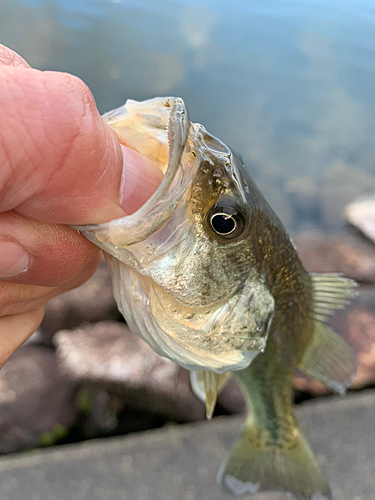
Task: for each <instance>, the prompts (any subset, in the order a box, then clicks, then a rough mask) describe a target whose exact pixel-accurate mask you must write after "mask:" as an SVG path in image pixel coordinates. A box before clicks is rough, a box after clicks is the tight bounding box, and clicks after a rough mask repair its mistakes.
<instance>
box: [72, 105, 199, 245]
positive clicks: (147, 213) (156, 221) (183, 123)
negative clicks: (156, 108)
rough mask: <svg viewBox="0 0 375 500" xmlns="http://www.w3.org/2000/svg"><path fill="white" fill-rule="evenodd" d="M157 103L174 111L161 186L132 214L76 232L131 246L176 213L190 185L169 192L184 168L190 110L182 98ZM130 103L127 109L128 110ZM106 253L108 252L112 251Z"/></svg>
mask: <svg viewBox="0 0 375 500" xmlns="http://www.w3.org/2000/svg"><path fill="white" fill-rule="evenodd" d="M156 100H160V104H161V105H164V106H165V107H167V108H170V113H169V119H168V124H167V126H166V132H167V138H168V145H169V154H168V167H167V169H166V171H165V175H164V178H163V180H162V182H161V183H160V185H159V187H158V188H157V190H156V191H155V192H154V194H153V195H152V196H151V197H150V198H149V199H148V200H147V201H146V202H145V203H144V204H143V205H142V206H141V207H140V208H139V209H138V210H137V211H136V212H134V213H133V214H131V215H127V216H125V217H121V218H118V219H113V220H111V221H109V222H106V223H102V224H88V225H83V226H82V225H71V226H70V227H71V228H72V229H75V230H76V231H80V232H82V233H84V234H86V233H88V232H89V233H95V237H96V238H97V239H98V240H99V241H101V242H111V243H113V244H114V245H115V246H116V247H122V246H130V245H133V244H135V243H139V242H141V241H143V240H145V239H147V238H148V237H149V236H150V235H151V234H153V233H154V232H155V231H157V230H158V229H159V228H160V227H161V226H162V225H164V224H165V222H166V221H167V220H168V219H169V218H170V216H171V215H172V213H173V210H174V209H175V207H176V206H177V204H178V202H179V201H180V199H181V198H182V196H183V194H184V192H185V189H184V187H185V188H186V186H179V185H177V186H175V189H174V192H173V193H169V191H170V190H171V188H172V190H173V183H174V181H175V180H176V177H177V174H178V172H179V170H180V169H181V157H182V155H183V152H184V149H185V145H186V142H187V138H188V135H189V130H190V118H189V112H188V110H187V107H186V105H185V103H184V101H183V99H181V98H180V97H167V98H156V99H151V100H150V101H156ZM128 102H129V101H127V103H128ZM147 102H148V101H147ZM127 103H126V104H125V106H124V107H126V105H127ZM124 107H123V108H124ZM120 109H122V108H120ZM114 114H115V111H112V112H109V113H106V114H105V115H104V117H112V116H114ZM179 188H180V189H179ZM176 191H177V193H176ZM145 219H147V220H145ZM106 250H107V251H108V249H106Z"/></svg>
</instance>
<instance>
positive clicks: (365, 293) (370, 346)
mask: <svg viewBox="0 0 375 500" xmlns="http://www.w3.org/2000/svg"><path fill="white" fill-rule="evenodd" d="M330 324H331V326H332V327H333V329H334V330H335V331H336V332H338V333H339V334H340V335H341V336H342V337H343V338H344V339H345V340H346V341H347V342H348V343H349V344H350V345H351V346H352V347H353V349H354V350H355V352H356V354H357V358H358V370H357V374H356V376H355V378H354V380H353V384H352V388H353V389H362V388H364V387H368V386H373V385H374V384H375V287H374V286H361V287H360V288H359V295H358V296H357V297H355V298H354V299H353V301H352V303H351V304H350V305H349V306H348V307H347V308H346V309H344V310H342V311H339V312H338V313H337V314H336V316H335V317H334V318H332V320H331V322H330ZM294 387H295V388H296V389H298V390H300V391H303V392H309V393H311V394H314V395H322V394H328V393H329V390H328V389H327V388H326V387H325V386H324V385H323V384H321V383H320V382H318V381H317V380H313V379H310V378H309V377H307V376H306V375H304V374H303V373H300V372H299V373H297V374H296V375H295V377H294Z"/></svg>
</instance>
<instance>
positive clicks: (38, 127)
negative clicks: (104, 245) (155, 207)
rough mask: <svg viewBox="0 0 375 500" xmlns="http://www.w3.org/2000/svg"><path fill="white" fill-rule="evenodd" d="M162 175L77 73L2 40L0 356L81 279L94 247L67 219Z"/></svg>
mask: <svg viewBox="0 0 375 500" xmlns="http://www.w3.org/2000/svg"><path fill="white" fill-rule="evenodd" d="M161 178H162V174H161V172H160V170H159V169H158V168H157V167H156V166H155V165H153V164H152V163H151V162H150V161H149V160H148V159H147V158H145V157H142V156H141V155H140V154H139V153H137V152H136V151H133V150H132V149H130V148H129V147H126V146H124V145H120V143H119V141H118V139H117V137H116V135H115V134H114V132H113V131H112V130H111V129H110V127H108V126H107V125H106V124H105V123H104V122H103V121H102V119H101V118H100V116H99V113H98V111H97V109H96V105H95V101H94V98H93V96H92V94H91V92H90V91H89V89H88V88H87V87H86V85H85V84H84V83H83V82H82V81H81V80H79V79H78V78H76V77H74V76H72V75H69V74H66V73H57V72H49V71H48V72H41V71H38V70H35V69H32V68H30V66H29V65H28V64H27V63H26V62H25V61H24V60H23V59H22V58H21V57H20V56H19V55H18V54H16V53H15V52H13V51H12V50H10V49H8V48H6V47H4V46H2V45H0V366H2V365H3V364H4V363H5V361H6V360H7V359H8V357H9V356H10V354H11V353H12V352H13V351H14V350H15V349H16V348H17V347H18V346H19V345H21V344H22V343H23V342H24V341H25V340H26V339H27V338H28V337H29V336H30V335H31V334H32V333H33V332H34V331H35V330H36V328H37V327H38V326H39V324H40V322H41V321H42V318H43V314H44V307H45V304H46V302H47V301H48V300H49V299H51V298H52V297H54V296H55V295H58V294H60V293H62V292H65V291H67V290H70V289H71V288H74V287H77V286H79V285H80V284H82V283H83V282H84V281H86V280H87V279H88V278H89V277H90V276H91V275H92V273H93V272H94V270H95V269H96V267H97V265H98V263H99V261H100V258H101V254H100V253H98V249H97V248H96V247H95V246H94V245H93V244H92V243H90V242H89V241H88V240H86V239H85V238H84V237H83V236H82V235H80V234H79V233H77V232H76V231H74V230H73V229H71V228H69V227H68V226H67V224H76V225H81V224H90V223H102V222H108V221H109V220H112V219H115V218H118V217H122V216H124V215H125V214H130V213H132V212H134V211H135V210H136V209H138V208H139V207H140V206H141V205H142V204H143V203H144V202H145V201H146V200H147V199H148V198H149V197H150V196H151V194H152V193H153V192H154V191H155V189H156V188H157V186H158V185H159V183H160V181H161Z"/></svg>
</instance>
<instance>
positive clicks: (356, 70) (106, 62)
mask: <svg viewBox="0 0 375 500" xmlns="http://www.w3.org/2000/svg"><path fill="white" fill-rule="evenodd" d="M0 42H1V43H3V44H5V45H8V46H10V47H11V48H13V49H14V50H16V51H18V52H19V53H20V54H21V55H22V56H23V57H25V58H26V59H27V61H28V62H29V63H30V64H31V65H32V66H35V67H37V68H40V69H53V70H59V71H69V72H71V73H74V74H76V75H78V76H79V77H81V78H82V79H83V80H84V81H85V82H86V83H87V84H88V85H89V86H90V88H91V89H92V91H93V93H94V95H95V98H96V101H97V104H98V107H99V110H100V111H101V112H104V111H108V110H110V109H112V108H115V107H118V106H120V105H122V104H123V103H124V101H125V100H126V99H127V98H133V99H137V100H142V99H146V98H150V97H155V96H157V95H161V96H163V95H178V96H181V97H183V98H184V100H185V101H186V103H187V105H188V107H189V111H190V116H191V118H192V121H197V122H201V123H203V124H204V125H205V126H206V127H207V128H208V129H209V130H210V132H212V133H213V134H215V135H217V136H218V137H219V138H220V139H222V140H224V141H225V142H227V143H228V144H229V145H230V146H232V147H233V148H234V149H236V150H237V151H239V152H240V153H241V154H242V155H243V157H244V159H245V161H246V163H247V164H248V166H249V169H250V171H251V173H252V175H253V177H254V179H255V180H256V182H257V183H258V185H259V187H260V188H261V190H262V191H263V193H264V194H265V196H266V198H267V199H268V201H269V202H270V204H271V205H272V206H273V207H274V209H275V210H276V211H277V213H278V214H279V215H280V216H281V218H282V220H283V221H284V223H285V224H286V225H287V227H288V228H289V229H291V230H292V231H299V230H302V229H306V228H319V229H323V230H325V231H333V230H337V229H339V228H340V227H341V226H342V224H343V216H342V213H343V209H344V207H345V204H346V203H347V202H349V201H350V200H352V199H354V198H356V197H357V196H359V195H361V194H366V193H370V192H375V165H374V163H375V140H374V137H375V2H374V1H370V0H350V1H345V0H321V1H317V0H309V1H305V0H290V1H288V0H252V1H250V0H237V1H236V2H229V1H224V0H200V1H199V0H193V1H190V2H184V1H180V0H175V1H168V0H164V1H163V0H133V1H131V0H123V1H122V0H113V1H110V0H0ZM0 91H1V89H0Z"/></svg>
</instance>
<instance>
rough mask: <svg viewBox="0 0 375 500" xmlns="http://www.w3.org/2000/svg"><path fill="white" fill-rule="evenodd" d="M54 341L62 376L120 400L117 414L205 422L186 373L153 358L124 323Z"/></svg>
mask: <svg viewBox="0 0 375 500" xmlns="http://www.w3.org/2000/svg"><path fill="white" fill-rule="evenodd" d="M54 341H55V343H56V346H57V355H58V357H59V359H60V362H61V366H62V369H63V370H64V372H65V373H67V374H68V375H69V376H70V377H71V378H73V379H75V380H79V381H84V382H89V383H90V387H91V389H92V388H97V389H100V390H105V391H106V392H107V393H108V394H109V395H110V396H111V397H112V398H113V397H115V398H117V399H118V407H117V413H119V412H121V411H125V410H126V409H129V410H135V411H145V412H147V413H148V414H153V415H160V416H163V417H165V418H167V419H170V420H177V421H192V420H199V419H201V418H203V417H204V407H203V404H202V403H201V402H199V401H198V400H197V398H196V397H195V396H194V394H193V393H192V391H191V389H190V382H189V373H188V372H187V370H184V369H183V368H180V367H179V366H178V365H176V364H175V363H174V362H173V361H170V360H168V359H166V358H162V357H160V356H158V355H157V354H155V353H154V351H153V350H152V349H151V348H150V347H149V346H148V345H147V344H146V343H145V342H144V341H143V340H142V339H140V338H138V337H137V336H136V335H133V334H132V333H131V332H130V330H129V328H128V327H127V326H126V325H125V324H124V323H119V322H101V323H97V324H89V325H84V326H82V327H81V328H78V329H76V330H73V331H69V330H64V331H60V332H58V333H57V334H56V335H55V338H54Z"/></svg>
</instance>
